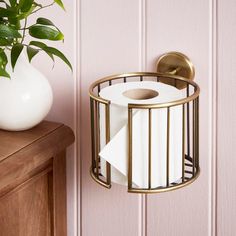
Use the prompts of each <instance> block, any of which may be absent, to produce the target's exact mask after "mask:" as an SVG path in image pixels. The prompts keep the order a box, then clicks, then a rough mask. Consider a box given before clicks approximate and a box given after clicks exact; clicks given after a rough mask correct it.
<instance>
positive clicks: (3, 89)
mask: <svg viewBox="0 0 236 236" xmlns="http://www.w3.org/2000/svg"><path fill="white" fill-rule="evenodd" d="M54 4H55V5H58V6H59V7H61V8H62V9H63V10H64V9H65V8H64V5H63V3H62V1H61V0H52V2H49V3H48V4H46V5H42V4H39V3H37V2H36V1H35V0H0V111H1V112H0V128H1V129H6V130H24V129H29V128H31V127H33V126H35V125H36V124H38V123H39V122H40V121H41V120H43V119H44V117H45V116H46V115H47V113H48V112H49V110H50V108H51V105H52V97H53V96H52V89H51V87H50V85H49V83H48V80H47V79H46V78H45V77H44V75H42V74H41V73H40V72H39V71H38V70H36V69H35V68H34V67H33V66H32V65H31V63H30V62H31V60H32V59H33V58H34V57H35V56H36V55H37V54H39V53H41V52H43V53H45V55H47V56H49V57H50V58H51V59H52V60H53V61H54V57H58V58H60V59H61V60H63V61H64V62H65V63H66V64H67V65H68V66H69V67H70V69H71V70H72V66H71V63H70V62H69V60H68V59H67V58H66V56H65V55H64V54H63V53H62V52H60V51H59V50H58V49H56V48H54V47H51V46H48V45H47V43H45V42H44V41H45V40H49V41H63V40H64V35H63V33H62V32H61V31H60V30H59V29H58V27H57V26H56V25H54V23H53V22H52V21H51V20H49V19H47V18H43V17H38V18H37V20H36V22H35V23H34V24H31V25H28V23H27V20H28V18H29V17H30V16H31V15H33V14H36V13H38V12H39V11H40V10H42V9H44V8H47V7H52V6H53V5H54ZM26 38H27V40H26Z"/></svg>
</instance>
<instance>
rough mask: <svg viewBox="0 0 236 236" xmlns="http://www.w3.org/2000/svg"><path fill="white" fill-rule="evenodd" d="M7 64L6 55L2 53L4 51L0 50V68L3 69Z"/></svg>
mask: <svg viewBox="0 0 236 236" xmlns="http://www.w3.org/2000/svg"><path fill="white" fill-rule="evenodd" d="M7 62H8V59H7V55H6V53H5V52H4V50H1V51H0V66H1V67H2V68H4V69H5V68H6V65H7Z"/></svg>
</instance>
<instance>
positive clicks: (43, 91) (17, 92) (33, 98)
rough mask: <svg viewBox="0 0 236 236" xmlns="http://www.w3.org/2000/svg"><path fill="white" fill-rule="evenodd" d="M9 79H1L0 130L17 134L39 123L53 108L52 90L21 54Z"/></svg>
mask: <svg viewBox="0 0 236 236" xmlns="http://www.w3.org/2000/svg"><path fill="white" fill-rule="evenodd" d="M8 61H9V62H8V65H7V71H8V72H9V74H10V76H11V79H8V78H5V77H0V129H4V130H9V131H20V130H26V129H30V128H32V127H33V126H35V125H37V124H38V123H40V122H41V121H42V120H43V119H44V118H45V116H46V115H47V114H48V112H49V111H50V109H51V106H52V100H53V95H52V89H51V86H50V84H49V82H48V80H47V79H46V77H45V76H44V75H43V74H42V73H40V72H39V71H38V70H37V69H35V68H34V66H33V65H32V64H30V63H29V61H28V58H27V57H26V55H25V54H24V53H21V55H20V57H19V59H18V61H17V63H16V66H15V69H14V72H13V71H12V68H11V66H10V58H9V55H8Z"/></svg>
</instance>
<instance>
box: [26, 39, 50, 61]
mask: <svg viewBox="0 0 236 236" xmlns="http://www.w3.org/2000/svg"><path fill="white" fill-rule="evenodd" d="M29 45H32V46H35V47H38V48H41V49H44V48H45V47H47V45H46V44H45V43H42V42H39V41H31V42H30V44H29ZM46 53H47V54H48V56H49V57H51V59H52V60H53V61H54V57H53V55H52V54H51V53H48V52H46Z"/></svg>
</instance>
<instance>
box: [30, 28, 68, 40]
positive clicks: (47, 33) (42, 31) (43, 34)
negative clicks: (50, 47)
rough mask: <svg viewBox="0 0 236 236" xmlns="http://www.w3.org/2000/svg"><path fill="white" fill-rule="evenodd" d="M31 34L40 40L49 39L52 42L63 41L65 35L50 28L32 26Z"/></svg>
mask: <svg viewBox="0 0 236 236" xmlns="http://www.w3.org/2000/svg"><path fill="white" fill-rule="evenodd" d="M29 34H30V35H31V36H32V37H34V38H38V39H48V40H52V41H57V40H63V39H64V35H63V34H62V33H61V32H60V31H57V30H54V29H52V28H50V27H48V26H42V25H32V26H30V28H29Z"/></svg>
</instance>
